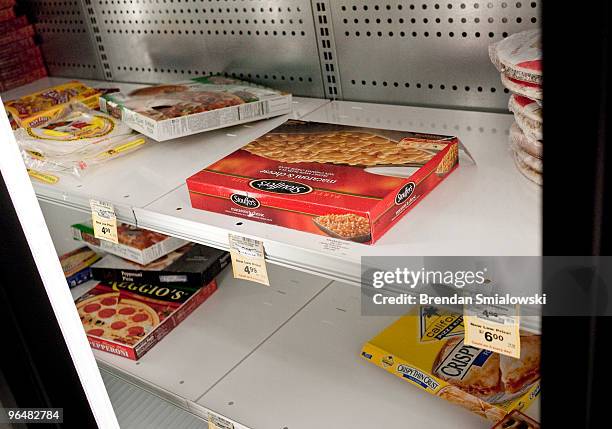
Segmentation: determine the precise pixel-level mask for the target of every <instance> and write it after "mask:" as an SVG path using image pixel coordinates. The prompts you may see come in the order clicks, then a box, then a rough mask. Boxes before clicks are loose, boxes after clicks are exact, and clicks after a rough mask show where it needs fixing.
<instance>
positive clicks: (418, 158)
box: [187, 120, 459, 244]
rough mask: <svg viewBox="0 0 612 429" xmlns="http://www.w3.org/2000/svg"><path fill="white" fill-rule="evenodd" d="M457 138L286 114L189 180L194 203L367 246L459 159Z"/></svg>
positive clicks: (435, 184) (215, 210)
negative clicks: (285, 118) (284, 118)
mask: <svg viewBox="0 0 612 429" xmlns="http://www.w3.org/2000/svg"><path fill="white" fill-rule="evenodd" d="M458 153H459V140H458V139H457V138H456V137H449V136H441V135H431V134H419V133H413V132H405V131H389V130H380V129H371V128H360V127H351V126H345V125H334V124H324V123H318V122H304V121H296V120H289V121H287V122H285V123H284V124H283V125H281V126H280V127H278V128H276V129H274V130H272V131H271V132H269V133H268V134H265V135H263V136H262V137H260V138H258V139H257V140H255V141H253V142H251V143H249V144H248V145H246V146H244V147H243V148H241V149H239V150H237V151H236V152H233V153H232V154H230V155H228V156H226V157H225V158H223V159H221V160H220V161H218V162H216V163H214V164H212V165H210V166H208V167H206V168H205V169H203V170H202V171H200V172H198V173H196V174H194V175H193V176H191V177H190V178H188V179H187V187H188V189H189V195H190V198H191V205H192V206H193V207H194V208H198V209H202V210H208V211H212V212H217V213H222V214H226V215H231V216H237V217H242V218H245V219H249V220H254V221H258V222H264V223H269V224H274V225H279V226H283V227H286V228H292V229H297V230H300V231H306V232H310V233H313V234H318V235H322V236H327V237H334V238H338V239H342V240H350V241H354V242H359V243H366V244H372V243H374V242H375V241H376V240H378V239H379V238H380V237H381V236H382V235H383V234H384V233H385V232H386V231H387V230H388V229H389V228H390V227H391V226H392V225H394V224H395V223H396V222H397V221H398V220H399V219H400V218H401V217H402V216H403V215H405V214H406V213H407V212H408V211H409V210H410V209H411V208H412V207H414V206H415V205H416V204H417V203H418V202H419V201H421V200H422V199H423V198H424V197H425V196H426V195H427V194H428V193H429V192H430V191H431V190H432V189H433V188H435V187H436V186H437V185H438V184H439V183H440V182H441V181H442V180H444V179H445V178H446V177H447V176H448V175H449V174H450V173H451V172H452V171H453V170H454V169H455V168H456V167H457V165H458Z"/></svg>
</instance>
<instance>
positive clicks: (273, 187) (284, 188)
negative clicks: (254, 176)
mask: <svg viewBox="0 0 612 429" xmlns="http://www.w3.org/2000/svg"><path fill="white" fill-rule="evenodd" d="M249 186H250V187H251V188H254V189H258V190H260V191H265V192H272V193H274V194H290V195H298V194H308V193H309V192H312V188H311V187H310V186H308V185H304V184H303V183H298V182H289V181H287V180H273V179H272V180H268V179H259V180H251V182H249Z"/></svg>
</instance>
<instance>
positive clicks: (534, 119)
mask: <svg viewBox="0 0 612 429" xmlns="http://www.w3.org/2000/svg"><path fill="white" fill-rule="evenodd" d="M508 109H510V111H511V112H512V113H514V120H515V121H516V123H517V124H518V126H519V127H520V128H521V130H522V131H523V133H525V135H526V136H528V137H529V138H531V139H533V140H542V138H543V137H544V135H543V129H542V106H540V105H539V104H538V103H537V102H536V101H534V100H532V99H530V98H527V97H523V96H520V95H516V94H512V96H511V97H510V101H509V102H508Z"/></svg>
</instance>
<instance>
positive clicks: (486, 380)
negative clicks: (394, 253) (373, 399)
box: [361, 306, 540, 422]
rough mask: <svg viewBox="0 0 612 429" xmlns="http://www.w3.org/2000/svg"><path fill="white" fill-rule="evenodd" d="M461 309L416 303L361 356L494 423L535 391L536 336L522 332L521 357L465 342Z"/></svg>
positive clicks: (518, 407) (529, 399)
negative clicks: (455, 312) (419, 305)
mask: <svg viewBox="0 0 612 429" xmlns="http://www.w3.org/2000/svg"><path fill="white" fill-rule="evenodd" d="M463 338H464V326H463V316H462V315H461V314H453V313H449V312H447V311H445V310H443V309H441V308H436V307H432V306H421V307H416V308H415V309H414V310H413V311H412V312H411V313H409V314H407V315H405V316H403V317H402V318H400V319H399V320H397V321H396V322H395V323H393V324H392V325H390V326H389V327H387V328H386V329H385V330H383V331H382V332H381V333H380V334H378V335H377V336H376V337H374V338H373V339H372V340H370V341H369V342H368V343H366V344H365V345H364V346H363V349H362V351H361V357H362V358H364V359H366V360H368V361H370V362H372V363H374V364H375V365H378V366H379V367H381V368H383V369H385V370H386V371H388V372H390V373H392V374H394V375H396V376H398V377H400V378H402V379H403V380H405V381H407V382H408V383H410V384H412V385H413V386H416V387H417V388H419V389H422V390H424V391H426V392H428V393H430V394H432V395H436V396H439V397H441V398H444V399H446V400H447V401H450V402H452V403H455V404H457V405H460V406H462V407H464V408H467V409H468V410H470V411H472V412H474V413H476V414H478V415H480V416H481V417H484V418H486V419H487V420H489V421H492V422H498V421H500V420H502V419H503V418H504V416H505V415H506V414H508V413H510V412H511V411H512V410H519V411H520V410H523V409H525V408H526V407H527V406H529V404H530V403H531V402H532V401H533V399H534V398H535V397H536V396H537V395H538V394H539V393H540V336H539V335H535V334H531V333H528V332H521V357H520V359H516V358H512V357H509V356H505V355H500V354H498V353H494V352H491V351H488V350H483V349H479V348H476V347H472V346H468V345H466V344H465V343H464V341H463Z"/></svg>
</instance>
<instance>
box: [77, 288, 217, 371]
mask: <svg viewBox="0 0 612 429" xmlns="http://www.w3.org/2000/svg"><path fill="white" fill-rule="evenodd" d="M216 290H217V283H216V281H215V280H212V281H211V282H210V283H208V284H207V285H205V286H204V287H201V288H199V289H196V290H186V289H179V288H172V287H166V286H159V285H158V286H155V285H137V284H135V283H130V282H114V283H110V284H105V283H99V284H97V285H96V286H94V287H93V288H92V289H91V290H90V291H89V292H87V293H86V294H85V295H83V296H81V297H80V298H79V299H77V300H76V302H75V304H76V307H77V310H78V312H79V316H80V318H81V322H82V323H83V328H84V329H85V333H86V334H87V339H88V340H89V344H90V345H91V347H92V348H93V349H97V350H102V351H105V352H108V353H112V354H116V355H119V356H122V357H125V358H128V359H132V360H138V359H140V358H141V357H142V356H143V355H144V354H145V353H146V352H147V351H149V350H150V349H151V347H153V346H154V345H155V344H157V343H158V342H159V341H160V340H161V339H162V338H164V337H165V336H166V335H167V334H168V333H169V332H170V331H172V330H173V329H174V328H175V327H176V326H177V325H178V324H179V323H181V322H182V321H183V320H184V319H185V318H186V317H187V316H189V314H191V313H192V312H193V311H194V310H195V309H196V308H197V307H198V306H199V305H200V304H202V303H203V302H204V301H206V299H208V297H210V296H211V295H212V294H213V293H214V292H215V291H216Z"/></svg>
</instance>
